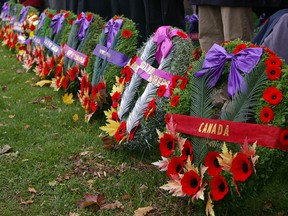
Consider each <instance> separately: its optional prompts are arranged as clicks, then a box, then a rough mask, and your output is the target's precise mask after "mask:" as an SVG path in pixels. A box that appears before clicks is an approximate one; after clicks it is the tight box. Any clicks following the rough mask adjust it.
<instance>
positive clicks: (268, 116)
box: [260, 106, 274, 123]
mask: <svg viewBox="0 0 288 216" xmlns="http://www.w3.org/2000/svg"><path fill="white" fill-rule="evenodd" d="M260 119H261V121H262V122H263V123H269V122H271V121H273V119H274V112H273V109H272V108H270V107H267V106H265V107H263V108H262V110H261V112H260Z"/></svg>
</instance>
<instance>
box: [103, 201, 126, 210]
mask: <svg viewBox="0 0 288 216" xmlns="http://www.w3.org/2000/svg"><path fill="white" fill-rule="evenodd" d="M116 208H118V209H121V210H124V206H123V204H122V203H121V202H119V201H118V200H116V201H115V202H114V203H109V204H106V205H103V206H102V207H101V209H116Z"/></svg>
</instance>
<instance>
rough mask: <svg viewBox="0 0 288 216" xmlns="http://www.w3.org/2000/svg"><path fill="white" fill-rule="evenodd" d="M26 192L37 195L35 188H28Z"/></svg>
mask: <svg viewBox="0 0 288 216" xmlns="http://www.w3.org/2000/svg"><path fill="white" fill-rule="evenodd" d="M28 191H29V192H30V193H37V191H36V190H35V188H33V187H28Z"/></svg>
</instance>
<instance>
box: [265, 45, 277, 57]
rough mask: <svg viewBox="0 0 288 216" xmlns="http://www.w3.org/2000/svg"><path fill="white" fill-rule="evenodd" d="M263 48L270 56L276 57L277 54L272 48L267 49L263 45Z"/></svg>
mask: <svg viewBox="0 0 288 216" xmlns="http://www.w3.org/2000/svg"><path fill="white" fill-rule="evenodd" d="M264 50H265V51H266V52H267V53H268V55H269V56H270V57H277V55H276V54H275V53H274V52H273V51H272V50H270V49H268V48H267V47H265V48H264Z"/></svg>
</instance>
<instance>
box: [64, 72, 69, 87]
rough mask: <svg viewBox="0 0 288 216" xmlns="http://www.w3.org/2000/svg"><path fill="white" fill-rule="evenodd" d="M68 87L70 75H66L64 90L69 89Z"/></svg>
mask: <svg viewBox="0 0 288 216" xmlns="http://www.w3.org/2000/svg"><path fill="white" fill-rule="evenodd" d="M68 85H69V74H66V76H65V80H64V82H63V88H64V89H65V90H66V89H67V88H68Z"/></svg>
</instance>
